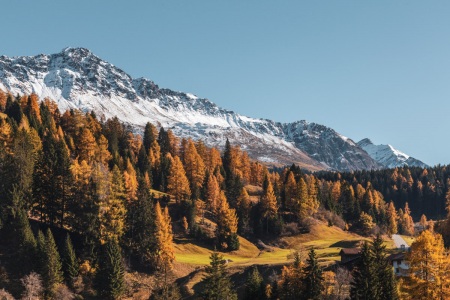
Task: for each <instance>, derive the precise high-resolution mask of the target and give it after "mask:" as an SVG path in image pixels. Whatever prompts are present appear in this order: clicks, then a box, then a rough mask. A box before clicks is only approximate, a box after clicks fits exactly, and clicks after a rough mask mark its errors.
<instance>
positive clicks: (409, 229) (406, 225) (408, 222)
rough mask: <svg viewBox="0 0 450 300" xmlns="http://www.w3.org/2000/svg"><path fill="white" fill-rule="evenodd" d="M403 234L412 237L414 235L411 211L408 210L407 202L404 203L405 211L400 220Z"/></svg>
mask: <svg viewBox="0 0 450 300" xmlns="http://www.w3.org/2000/svg"><path fill="white" fill-rule="evenodd" d="M402 219H403V220H402V225H403V234H406V235H413V234H414V221H413V219H412V217H411V210H410V209H409V205H408V202H406V203H405V209H404V211H403V218H402Z"/></svg>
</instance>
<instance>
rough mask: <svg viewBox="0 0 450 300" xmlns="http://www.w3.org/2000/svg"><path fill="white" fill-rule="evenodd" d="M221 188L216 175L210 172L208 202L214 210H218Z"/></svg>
mask: <svg viewBox="0 0 450 300" xmlns="http://www.w3.org/2000/svg"><path fill="white" fill-rule="evenodd" d="M219 195H220V188H219V183H218V182H217V180H216V176H214V175H213V174H209V176H208V181H207V183H206V199H205V200H206V203H207V205H208V207H209V209H210V210H211V211H212V212H214V213H215V212H216V210H217V203H218V202H219Z"/></svg>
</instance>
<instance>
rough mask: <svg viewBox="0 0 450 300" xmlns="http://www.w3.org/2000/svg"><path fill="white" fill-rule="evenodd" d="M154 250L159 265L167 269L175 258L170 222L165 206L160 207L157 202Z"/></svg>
mask: <svg viewBox="0 0 450 300" xmlns="http://www.w3.org/2000/svg"><path fill="white" fill-rule="evenodd" d="M155 229H156V232H155V233H156V234H155V236H156V250H155V259H156V263H157V264H158V266H159V267H162V268H164V270H165V271H166V270H168V269H171V268H172V263H173V261H174V260H175V252H174V248H173V233H172V223H171V219H170V216H169V210H168V208H167V206H166V207H165V208H164V210H162V209H161V206H160V204H159V202H156V205H155Z"/></svg>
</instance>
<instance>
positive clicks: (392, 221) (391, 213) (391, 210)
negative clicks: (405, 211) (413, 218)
mask: <svg viewBox="0 0 450 300" xmlns="http://www.w3.org/2000/svg"><path fill="white" fill-rule="evenodd" d="M386 213H387V219H388V233H389V234H390V235H392V234H394V233H397V231H398V227H397V220H398V216H397V211H396V210H395V206H394V202H392V201H391V202H389V205H388V209H387V211H386Z"/></svg>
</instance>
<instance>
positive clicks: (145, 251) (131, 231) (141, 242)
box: [126, 178, 156, 265]
mask: <svg viewBox="0 0 450 300" xmlns="http://www.w3.org/2000/svg"><path fill="white" fill-rule="evenodd" d="M137 196H138V200H137V201H134V202H132V203H131V205H130V207H129V209H128V216H127V223H128V228H127V233H126V238H127V240H128V245H129V248H130V250H131V251H132V252H133V254H135V255H137V256H138V257H139V260H140V261H141V262H142V263H145V264H147V265H148V264H149V263H150V262H151V259H152V258H153V256H154V252H155V247H156V240H155V232H156V229H155V226H156V225H155V207H154V205H153V197H152V195H151V194H150V192H149V186H146V183H145V181H144V180H143V179H142V178H141V179H140V183H139V188H138V192H137Z"/></svg>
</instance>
